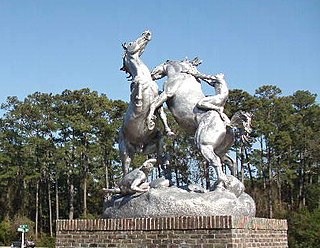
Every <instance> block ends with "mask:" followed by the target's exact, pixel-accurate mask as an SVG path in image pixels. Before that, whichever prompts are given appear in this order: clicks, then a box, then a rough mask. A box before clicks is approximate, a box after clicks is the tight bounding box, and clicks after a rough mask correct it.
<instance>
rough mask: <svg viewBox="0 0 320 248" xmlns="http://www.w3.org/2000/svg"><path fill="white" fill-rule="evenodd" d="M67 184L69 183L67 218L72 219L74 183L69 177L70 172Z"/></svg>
mask: <svg viewBox="0 0 320 248" xmlns="http://www.w3.org/2000/svg"><path fill="white" fill-rule="evenodd" d="M68 185H69V220H73V215H74V185H73V183H72V180H71V179H70V174H69V175H68Z"/></svg>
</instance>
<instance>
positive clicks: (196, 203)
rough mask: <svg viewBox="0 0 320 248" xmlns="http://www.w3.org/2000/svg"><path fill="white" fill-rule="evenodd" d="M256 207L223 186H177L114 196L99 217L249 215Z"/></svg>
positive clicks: (248, 197)
mask: <svg viewBox="0 0 320 248" xmlns="http://www.w3.org/2000/svg"><path fill="white" fill-rule="evenodd" d="M255 212H256V206H255V203H254V201H253V199H252V198H251V197H250V196H249V195H248V194H246V193H242V194H241V195H240V196H239V197H236V195H235V194H234V193H231V192H230V191H228V190H225V189H223V188H221V189H216V190H214V191H209V192H205V193H196V192H192V191H191V192H190V191H187V190H184V189H181V188H177V187H164V188H151V189H150V190H149V191H148V192H146V193H142V194H133V195H126V196H120V195H115V196H113V197H112V198H111V200H108V201H106V202H105V204H104V212H103V218H141V217H163V216H166V217H167V216H213V215H220V216H226V215H229V216H251V217H254V216H255Z"/></svg>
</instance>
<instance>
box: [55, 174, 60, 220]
mask: <svg viewBox="0 0 320 248" xmlns="http://www.w3.org/2000/svg"><path fill="white" fill-rule="evenodd" d="M55 191H56V192H55V193H56V196H55V198H56V220H58V219H59V184H58V176H56V182H55Z"/></svg>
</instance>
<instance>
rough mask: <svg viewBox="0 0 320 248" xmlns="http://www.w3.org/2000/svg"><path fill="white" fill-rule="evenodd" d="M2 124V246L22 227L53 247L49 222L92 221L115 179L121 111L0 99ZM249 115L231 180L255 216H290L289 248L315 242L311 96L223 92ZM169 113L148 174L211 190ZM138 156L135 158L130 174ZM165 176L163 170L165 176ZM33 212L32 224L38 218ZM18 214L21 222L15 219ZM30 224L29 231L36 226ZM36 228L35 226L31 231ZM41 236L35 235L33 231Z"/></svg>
mask: <svg viewBox="0 0 320 248" xmlns="http://www.w3.org/2000/svg"><path fill="white" fill-rule="evenodd" d="M1 108H2V109H3V110H4V115H3V117H2V118H0V204H1V205H0V220H1V222H0V244H5V245H8V244H10V242H11V241H13V240H15V239H18V238H19V233H18V232H17V231H16V229H17V227H18V226H19V225H20V224H28V225H30V226H31V227H32V228H30V232H29V233H28V237H30V238H31V239H35V238H36V236H37V237H38V240H37V245H38V246H39V245H41V246H47V247H54V237H53V236H52V235H53V234H54V228H55V226H54V220H55V219H58V218H80V217H81V218H99V217H100V214H101V207H102V201H103V197H104V195H103V192H102V188H103V187H113V186H115V184H116V182H117V181H118V180H119V179H120V178H121V166H120V162H119V156H118V149H117V147H118V143H117V142H118V141H117V140H118V130H119V127H120V125H121V124H122V121H123V114H124V112H125V110H126V108H127V104H126V103H125V102H123V101H120V100H116V101H113V100H110V99H108V97H107V96H106V95H103V94H102V95H99V94H98V93H97V92H95V91H90V90H89V89H81V90H75V91H71V90H65V91H63V92H62V93H61V94H57V95H53V94H46V93H40V92H36V93H34V94H31V95H29V96H27V97H26V98H25V99H24V100H23V101H20V100H19V99H18V98H17V97H8V99H7V102H6V103H3V104H2V105H1ZM238 110H244V111H248V112H251V113H253V128H254V132H253V133H252V134H251V138H252V141H251V143H250V144H249V145H247V146H245V145H243V144H242V143H241V142H240V140H239V139H236V142H235V145H234V146H233V148H232V152H233V153H232V156H234V157H235V161H236V163H237V176H238V177H239V178H241V179H242V180H243V181H244V182H245V184H246V188H247V192H248V193H249V194H250V195H252V196H253V198H254V199H255V202H256V204H257V216H258V217H273V218H285V217H286V216H287V218H288V219H289V236H290V246H291V247H316V245H317V244H318V243H319V236H320V235H319V223H320V221H319V215H320V214H319V207H320V198H319V195H320V186H319V182H320V166H319V165H320V122H319V116H320V107H319V104H318V103H317V102H316V95H315V94H312V93H310V92H309V91H297V92H295V93H294V94H293V95H292V96H282V95H281V90H280V89H279V88H278V87H276V86H272V85H265V86H262V87H260V88H259V89H257V90H256V92H255V94H254V95H250V94H249V93H247V92H245V91H242V90H237V89H235V90H231V91H230V94H229V100H228V102H227V104H226V106H225V112H226V113H227V115H228V116H229V117H231V116H232V115H233V114H234V113H235V112H236V111H238ZM166 112H167V116H168V121H169V124H170V126H171V128H172V130H173V131H174V132H175V134H176V137H174V138H171V137H165V139H164V143H165V146H166V150H167V153H168V154H169V155H170V161H171V163H170V164H169V165H168V166H166V168H158V169H157V170H154V172H153V175H152V177H153V178H156V177H159V176H161V175H164V174H165V175H166V176H168V177H170V178H171V179H172V182H174V183H175V184H176V185H179V186H183V185H186V184H189V183H197V184H200V185H202V186H203V187H207V188H210V186H211V185H212V183H213V181H214V180H215V173H213V172H212V171H209V172H208V168H207V165H206V163H205V161H204V159H203V157H202V156H201V155H200V154H199V152H198V150H197V149H196V148H195V147H194V141H193V137H190V135H187V134H185V133H184V131H182V130H181V129H180V128H179V126H178V125H177V123H176V122H175V121H174V118H173V117H172V115H171V113H170V112H169V111H166ZM145 159H146V156H145V155H137V156H135V158H134V160H133V167H135V166H139V165H141V164H142V162H143V161H144V160H145ZM163 169H165V173H164V170H163ZM36 213H37V214H38V219H36ZM19 216H23V217H19ZM36 224H37V225H36ZM36 226H37V229H38V230H36ZM40 230H41V231H40Z"/></svg>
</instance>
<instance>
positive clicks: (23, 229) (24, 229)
mask: <svg viewBox="0 0 320 248" xmlns="http://www.w3.org/2000/svg"><path fill="white" fill-rule="evenodd" d="M17 231H18V232H21V248H24V234H25V233H26V232H29V226H28V225H26V224H24V225H20V226H19V227H18V230H17Z"/></svg>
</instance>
